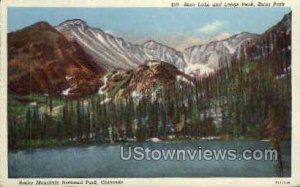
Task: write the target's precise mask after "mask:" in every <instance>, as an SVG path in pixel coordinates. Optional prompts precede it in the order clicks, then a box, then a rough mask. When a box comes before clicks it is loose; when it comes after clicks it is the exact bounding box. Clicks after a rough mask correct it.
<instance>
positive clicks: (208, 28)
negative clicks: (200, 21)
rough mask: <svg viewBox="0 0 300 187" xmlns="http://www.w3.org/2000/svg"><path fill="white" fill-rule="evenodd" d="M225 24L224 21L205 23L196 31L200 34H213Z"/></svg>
mask: <svg viewBox="0 0 300 187" xmlns="http://www.w3.org/2000/svg"><path fill="white" fill-rule="evenodd" d="M225 24H226V22H225V21H219V20H215V21H213V22H210V23H207V24H206V25H204V26H203V27H200V28H199V29H198V30H197V31H198V32H200V33H209V32H215V31H217V30H219V29H220V28H221V27H222V26H223V25H225Z"/></svg>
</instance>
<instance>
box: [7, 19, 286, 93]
mask: <svg viewBox="0 0 300 187" xmlns="http://www.w3.org/2000/svg"><path fill="white" fill-rule="evenodd" d="M290 44H291V13H289V14H286V15H285V16H284V17H283V19H282V20H281V21H280V22H279V23H277V24H276V25H274V26H273V27H271V28H269V29H268V30H266V31H265V32H264V33H262V34H253V33H247V32H242V33H239V34H236V35H234V36H231V37H229V38H227V39H224V40H220V41H213V42H210V43H207V44H202V45H195V46H191V47H188V48H186V49H185V50H183V51H177V50H175V49H174V48H172V47H169V46H166V45H164V44H161V43H159V42H156V41H154V40H149V41H146V42H144V43H142V44H132V43H130V42H128V41H126V40H125V39H123V38H120V37H115V36H113V35H111V34H108V33H106V32H104V31H103V30H101V29H99V28H93V27H90V26H89V25H88V24H87V23H86V22H85V21H83V20H80V19H74V20H66V21H64V22H63V23H61V24H59V25H58V26H56V27H53V26H51V25H50V24H48V23H46V22H38V23H35V24H33V25H30V26H28V27H26V28H23V29H21V30H19V31H16V32H11V33H8V81H9V92H11V93H16V94H30V93H40V94H51V95H64V96H68V97H72V96H74V97H76V96H82V95H89V94H93V93H97V92H99V91H104V90H106V89H107V88H106V89H104V87H103V86H104V85H106V83H108V82H111V81H110V80H104V77H106V79H107V78H110V77H115V76H105V75H108V74H107V73H109V74H112V72H114V73H116V72H120V73H119V74H121V75H123V78H124V79H126V77H127V78H128V77H131V78H132V77H139V76H144V74H143V73H141V72H144V73H146V72H147V73H149V71H150V70H152V69H151V68H150V70H149V68H148V67H149V64H155V69H157V70H158V71H155V73H154V74H151V75H150V74H149V76H148V78H147V80H149V81H150V80H151V81H154V82H155V81H156V80H160V79H164V77H169V79H170V80H175V79H176V76H177V75H182V76H184V78H186V79H189V80H192V78H191V77H201V76H205V75H207V74H210V73H213V72H215V71H216V70H218V69H220V68H222V67H223V66H227V65H230V63H231V62H232V61H233V60H244V59H249V60H252V59H262V58H270V57H271V56H273V55H274V54H276V53H278V51H283V50H291V46H290ZM174 68H175V69H177V70H174ZM114 73H113V74H114ZM147 73H146V74H147ZM146 74H145V75H146ZM169 74H174V75H169ZM125 75H126V76H125ZM175 75H176V76H175ZM145 77H147V76H145ZM150 77H152V78H150ZM153 77H154V78H153ZM131 78H130V79H131ZM139 78H140V77H139ZM128 80H129V78H128ZM136 80H139V79H136ZM151 81H150V82H151ZM124 82H126V81H124ZM133 82H136V81H133ZM142 82H143V83H144V85H151V86H153V84H148V83H147V81H146V80H142ZM127 85H130V84H127ZM133 85H134V86H133ZM137 85H140V84H137V82H136V83H135V84H131V87H130V89H129V88H128V89H125V90H131V91H130V92H131V93H132V92H134V90H135V89H137ZM140 86H141V85H140ZM100 88H102V90H101V89H100ZM120 94H121V93H120ZM126 94H127V95H128V94H129V91H127V92H126ZM126 94H125V95H126Z"/></svg>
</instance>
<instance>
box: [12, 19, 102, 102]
mask: <svg viewBox="0 0 300 187" xmlns="http://www.w3.org/2000/svg"><path fill="white" fill-rule="evenodd" d="M104 73H105V70H104V69H103V68H101V67H100V66H98V65H96V63H95V62H94V61H93V60H92V59H91V58H90V57H89V56H88V55H87V54H86V53H85V52H84V51H83V49H82V48H81V47H80V46H79V45H78V44H77V43H76V42H74V41H69V40H67V38H65V36H63V35H62V34H61V33H59V32H58V31H57V30H56V29H55V28H53V27H52V26H51V25H49V24H48V23H46V22H39V23H36V24H34V25H31V26H29V27H26V28H24V29H22V30H19V31H17V32H12V33H9V34H8V85H9V92H12V93H17V94H30V93H39V94H51V95H65V96H77V95H88V94H92V93H95V92H97V90H98V88H99V86H100V82H99V77H101V76H102V75H103V74H104Z"/></svg>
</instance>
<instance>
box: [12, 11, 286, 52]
mask: <svg viewBox="0 0 300 187" xmlns="http://www.w3.org/2000/svg"><path fill="white" fill-rule="evenodd" d="M289 11H290V9H289V8H16V7H14V8H9V9H8V31H9V32H11V31H15V30H18V29H21V28H23V27H25V26H28V25H31V24H33V23H35V22H38V21H47V22H49V23H50V24H51V25H53V26H55V25H58V24H59V23H61V22H63V21H65V20H67V19H82V20H84V21H86V22H87V23H88V25H90V26H92V27H98V28H101V29H102V30H104V31H106V32H109V33H112V34H114V35H116V36H120V37H124V38H125V39H127V40H129V41H131V42H133V43H141V42H143V41H146V40H149V39H154V40H157V41H159V42H162V43H165V44H167V45H171V46H173V47H176V48H178V49H179V48H184V47H185V45H192V44H198V43H199V44H201V43H205V42H208V41H210V40H214V39H223V38H224V37H228V36H230V35H232V34H236V33H239V32H243V31H247V32H252V33H262V32H264V31H265V30H266V29H268V28H269V27H271V26H272V25H274V24H276V23H277V22H278V21H280V20H281V18H282V17H283V16H284V14H286V13H288V12H289Z"/></svg>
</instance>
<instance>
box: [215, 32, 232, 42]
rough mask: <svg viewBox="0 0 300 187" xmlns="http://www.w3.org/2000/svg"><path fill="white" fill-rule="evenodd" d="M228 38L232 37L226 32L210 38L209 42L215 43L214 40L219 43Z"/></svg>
mask: <svg viewBox="0 0 300 187" xmlns="http://www.w3.org/2000/svg"><path fill="white" fill-rule="evenodd" d="M230 36H232V34H230V33H228V32H221V33H219V34H217V35H215V36H214V37H212V39H211V40H212V41H215V40H217V41H220V40H224V39H226V38H229V37H230Z"/></svg>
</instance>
